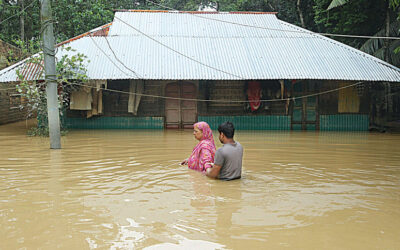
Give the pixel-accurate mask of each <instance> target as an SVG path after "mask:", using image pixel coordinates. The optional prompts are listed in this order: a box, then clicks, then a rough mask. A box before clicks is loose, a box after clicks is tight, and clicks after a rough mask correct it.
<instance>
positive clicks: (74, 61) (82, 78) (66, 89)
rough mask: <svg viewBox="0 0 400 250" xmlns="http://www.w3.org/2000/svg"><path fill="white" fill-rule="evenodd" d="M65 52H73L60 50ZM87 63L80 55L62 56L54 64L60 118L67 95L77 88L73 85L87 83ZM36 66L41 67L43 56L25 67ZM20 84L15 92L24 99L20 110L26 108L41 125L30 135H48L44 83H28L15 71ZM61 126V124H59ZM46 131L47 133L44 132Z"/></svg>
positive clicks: (67, 98) (83, 56)
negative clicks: (36, 117)
mask: <svg viewBox="0 0 400 250" xmlns="http://www.w3.org/2000/svg"><path fill="white" fill-rule="evenodd" d="M60 49H61V50H65V52H68V53H70V52H75V51H74V50H72V49H71V48H70V47H65V48H60ZM86 62H87V60H86V56H85V55H83V54H81V53H76V54H73V55H71V54H64V56H62V57H61V58H60V60H58V61H57V63H56V70H57V84H58V94H59V98H58V100H59V105H58V108H59V110H60V117H61V118H62V116H63V114H64V112H63V110H65V109H66V108H67V106H68V103H69V93H70V92H71V91H73V90H76V89H77V87H76V85H74V83H79V84H84V83H85V82H87V80H88V77H87V75H86V68H85V63H86ZM29 64H36V65H40V67H42V65H43V54H42V53H40V54H38V55H36V56H33V57H31V58H30V59H29V60H27V62H26V65H29ZM17 74H18V78H19V79H20V83H19V84H17V85H16V88H17V91H18V92H19V93H20V94H21V97H22V98H24V99H26V102H25V103H24V104H21V107H20V108H21V109H22V108H26V109H27V111H28V112H27V113H28V117H27V118H30V117H33V116H35V115H37V116H38V120H40V121H41V123H39V124H38V127H37V128H36V129H34V130H33V131H32V133H31V134H32V135H37V134H38V135H44V136H45V135H46V134H47V135H48V128H47V99H46V83H45V82H44V81H41V80H39V81H36V82H28V81H26V80H25V79H24V75H23V74H22V72H21V71H19V70H18V71H17ZM61 125H62V124H61ZM46 131H47V132H46Z"/></svg>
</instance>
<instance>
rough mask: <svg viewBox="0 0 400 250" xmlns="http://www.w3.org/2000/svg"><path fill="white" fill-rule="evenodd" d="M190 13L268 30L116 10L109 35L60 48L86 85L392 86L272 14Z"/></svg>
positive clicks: (357, 57)
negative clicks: (83, 73)
mask: <svg viewBox="0 0 400 250" xmlns="http://www.w3.org/2000/svg"><path fill="white" fill-rule="evenodd" d="M196 15H197V16H202V17H206V18H213V19H221V20H224V21H230V22H236V23H243V24H247V25H255V26H263V27H268V28H271V29H272V30H266V29H259V28H251V27H245V26H238V25H234V24H231V23H223V22H218V21H215V20H209V19H205V18H199V17H197V16H193V15H191V14H186V13H151V12H121V13H120V12H117V13H116V17H117V18H115V19H114V22H113V24H112V26H111V27H110V31H109V37H107V38H106V37H93V38H90V37H83V38H80V39H78V40H75V41H71V42H70V43H69V44H68V46H71V47H72V48H73V49H75V50H76V52H80V53H84V54H85V55H86V56H87V57H88V59H89V60H90V62H89V63H88V64H87V75H88V76H89V78H91V79H136V78H141V79H149V80H150V79H153V80H250V79H254V80H257V79H258V80H263V79H320V80H349V81H390V82H399V81H400V69H398V68H396V67H394V66H392V65H390V64H388V63H386V62H383V61H382V60H379V59H377V58H375V57H373V56H370V55H368V54H366V53H363V52H361V51H359V50H356V49H354V48H352V47H349V46H347V45H344V44H342V43H339V42H336V41H334V40H332V39H329V38H326V37H323V36H320V35H316V34H312V33H310V31H307V30H304V29H301V28H299V27H297V26H294V25H291V24H288V23H286V22H283V21H280V20H278V19H277V18H276V16H275V15H272V14H264V15H259V14H258V15H254V14H196ZM120 19H122V20H124V22H126V23H129V24H130V25H131V26H133V27H135V28H138V29H139V30H141V31H142V32H144V33H145V34H146V35H149V36H150V37H151V38H152V39H154V40H152V39H150V38H149V37H146V36H144V35H142V34H140V33H138V32H137V31H135V30H134V29H133V28H132V27H129V26H127V25H126V24H124V23H122V22H121V21H120ZM289 31H295V32H289ZM299 32H300V33H299ZM106 39H107V40H106ZM107 41H108V42H107ZM110 48H112V50H111V49H110ZM76 52H75V53H76ZM67 53H68V54H72V53H74V52H72V51H65V50H63V49H59V50H58V52H57V57H58V58H60V57H61V56H62V55H64V54H67ZM17 67H18V66H17ZM15 68H16V66H12V67H9V68H6V69H4V70H2V71H0V82H9V81H16V79H17V78H16V74H15ZM34 75H35V76H37V75H38V74H34ZM37 78H38V77H36V78H35V77H32V79H37Z"/></svg>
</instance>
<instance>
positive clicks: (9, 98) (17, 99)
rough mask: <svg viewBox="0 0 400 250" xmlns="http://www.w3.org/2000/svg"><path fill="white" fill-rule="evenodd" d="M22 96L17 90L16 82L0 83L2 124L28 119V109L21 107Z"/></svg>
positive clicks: (0, 118) (0, 119)
mask: <svg viewBox="0 0 400 250" xmlns="http://www.w3.org/2000/svg"><path fill="white" fill-rule="evenodd" d="M21 101H23V100H22V99H21V96H20V95H19V94H18V92H17V91H16V90H15V84H7V83H6V84H3V83H2V84H0V124H6V123H12V122H16V121H21V120H23V119H26V117H27V111H26V109H25V108H24V109H20V105H21Z"/></svg>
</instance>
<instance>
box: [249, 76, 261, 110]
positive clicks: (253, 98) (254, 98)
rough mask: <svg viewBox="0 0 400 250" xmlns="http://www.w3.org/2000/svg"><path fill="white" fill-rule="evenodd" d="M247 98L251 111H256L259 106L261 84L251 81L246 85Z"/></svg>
mask: <svg viewBox="0 0 400 250" xmlns="http://www.w3.org/2000/svg"><path fill="white" fill-rule="evenodd" d="M247 98H248V99H249V101H250V108H251V111H256V110H257V109H258V108H259V107H260V105H261V101H260V99H261V84H260V82H257V81H251V82H249V83H248V85H247Z"/></svg>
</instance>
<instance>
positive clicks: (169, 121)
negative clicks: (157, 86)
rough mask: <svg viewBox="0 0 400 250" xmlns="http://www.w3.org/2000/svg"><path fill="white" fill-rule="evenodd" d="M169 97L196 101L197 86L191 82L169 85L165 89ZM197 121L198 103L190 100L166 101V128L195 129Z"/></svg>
mask: <svg viewBox="0 0 400 250" xmlns="http://www.w3.org/2000/svg"><path fill="white" fill-rule="evenodd" d="M165 93H166V96H167V97H176V98H185V99H195V98H196V86H195V85H194V84H193V83H189V82H174V83H169V84H168V85H167V86H166V88H165ZM196 121H197V103H196V101H188V100H174V99H166V100H165V126H166V128H193V124H194V123H196Z"/></svg>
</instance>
